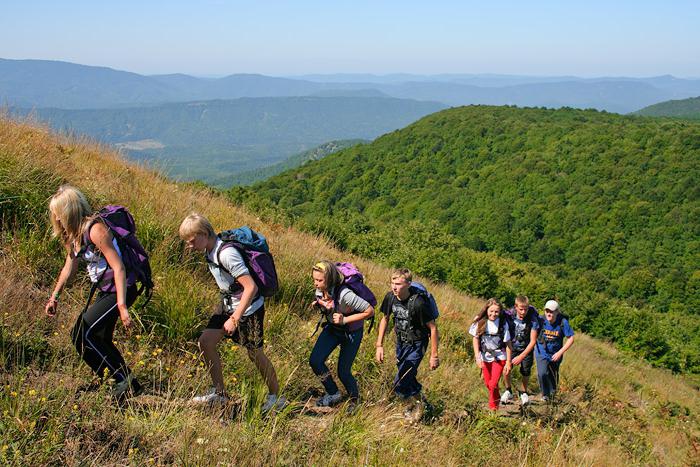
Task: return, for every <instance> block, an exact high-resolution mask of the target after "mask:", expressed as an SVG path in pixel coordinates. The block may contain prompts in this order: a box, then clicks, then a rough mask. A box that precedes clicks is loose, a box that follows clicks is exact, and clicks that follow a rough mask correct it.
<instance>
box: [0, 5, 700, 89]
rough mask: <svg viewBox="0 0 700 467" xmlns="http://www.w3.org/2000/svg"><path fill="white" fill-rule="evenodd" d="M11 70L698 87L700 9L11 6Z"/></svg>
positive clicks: (0, 45) (0, 31)
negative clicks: (51, 66)
mask: <svg viewBox="0 0 700 467" xmlns="http://www.w3.org/2000/svg"><path fill="white" fill-rule="evenodd" d="M0 58H13V59H23V58H34V59H51V60H64V61H69V62H75V63H82V64H86V65H101V66H109V67H111V68H116V69H121V70H128V71H134V72H137V73H143V74H155V73H174V72H181V73H188V74H194V75H200V76H202V75H211V76H220V75H226V74H231V73H263V74H270V75H297V74H305V73H376V74H386V73H396V72H405V73H419V74H437V73H506V74H527V75H577V76H584V77H592V76H653V75H661V74H673V75H675V76H679V77H700V2H698V1H689V0H688V1H678V0H666V1H663V0H658V1H646V0H638V1H627V0H623V1H614V0H608V1H597V0H589V1H585V2H584V1H566V0H560V1H537V0H530V1H527V0H520V1H499V0H492V1H490V2H489V1H486V0H482V1H467V0H463V1H440V0H433V1H427V0H426V1H420V2H419V1H411V0H404V1H393V0H392V1H381V0H375V1H366V0H355V1H352V2H345V1H340V2H333V1H310V0H299V1H292V0H290V1H265V0H259V1H257V2H255V1H237V0H236V1H233V0H232V1H226V0H201V1H195V0H192V1H181V0H169V1H162V0H153V1H149V0H142V1H132V0H122V1H120V2H100V1H95V0H91V1H70V0H67V1H55V0H53V1H48V0H22V1H18V0H3V2H2V9H1V13H0Z"/></svg>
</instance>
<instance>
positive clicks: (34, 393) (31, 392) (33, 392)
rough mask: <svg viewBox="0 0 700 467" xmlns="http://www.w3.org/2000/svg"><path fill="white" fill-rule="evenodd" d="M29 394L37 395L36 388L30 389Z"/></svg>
mask: <svg viewBox="0 0 700 467" xmlns="http://www.w3.org/2000/svg"><path fill="white" fill-rule="evenodd" d="M28 394H29V395H30V396H34V395H36V389H30V390H29V393H28Z"/></svg>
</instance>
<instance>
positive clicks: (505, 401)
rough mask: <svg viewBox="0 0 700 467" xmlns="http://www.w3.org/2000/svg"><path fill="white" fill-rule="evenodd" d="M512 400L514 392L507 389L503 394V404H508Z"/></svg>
mask: <svg viewBox="0 0 700 467" xmlns="http://www.w3.org/2000/svg"><path fill="white" fill-rule="evenodd" d="M512 400H513V393H512V392H510V391H509V390H508V389H506V391H505V392H504V393H503V395H502V396H501V404H508V403H509V402H510V401H512Z"/></svg>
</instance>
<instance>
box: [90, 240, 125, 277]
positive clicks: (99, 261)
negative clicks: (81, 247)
mask: <svg viewBox="0 0 700 467" xmlns="http://www.w3.org/2000/svg"><path fill="white" fill-rule="evenodd" d="M112 245H113V246H114V249H115V250H117V254H118V255H119V257H120V258H121V257H122V251H121V250H120V249H119V245H118V244H117V239H116V238H112ZM92 248H93V247H91V248H89V249H87V250H85V253H84V254H83V259H84V260H85V262H86V263H87V272H88V276H90V281H91V282H93V283H95V282H97V281H98V280H100V278H101V277H102V274H104V272H105V271H106V270H107V268H108V267H109V265H108V264H107V260H106V259H105V258H104V256H102V254H101V253H95V252H94V251H92Z"/></svg>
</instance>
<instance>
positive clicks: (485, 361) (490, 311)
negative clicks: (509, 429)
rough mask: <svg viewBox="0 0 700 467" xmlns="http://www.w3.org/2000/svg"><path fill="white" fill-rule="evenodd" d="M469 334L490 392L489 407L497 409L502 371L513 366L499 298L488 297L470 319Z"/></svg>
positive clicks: (507, 370)
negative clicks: (477, 312)
mask: <svg viewBox="0 0 700 467" xmlns="http://www.w3.org/2000/svg"><path fill="white" fill-rule="evenodd" d="M469 334H471V335H472V336H473V339H472V344H473V346H474V358H475V360H476V365H477V366H478V367H479V368H481V372H482V375H483V377H484V384H486V389H488V391H489V409H490V410H493V411H495V410H498V404H499V402H500V397H501V395H500V394H499V391H498V382H499V380H500V379H501V373H503V374H505V375H507V374H508V373H510V368H511V365H512V363H511V355H512V349H511V344H510V330H509V329H508V325H507V323H506V319H505V316H503V307H502V306H501V304H500V303H499V302H498V300H496V299H495V298H490V299H489V300H488V301H487V302H486V304H485V305H484V307H483V308H482V309H481V311H480V312H479V314H478V315H476V318H475V319H474V321H473V322H472V325H471V327H470V328H469Z"/></svg>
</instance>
